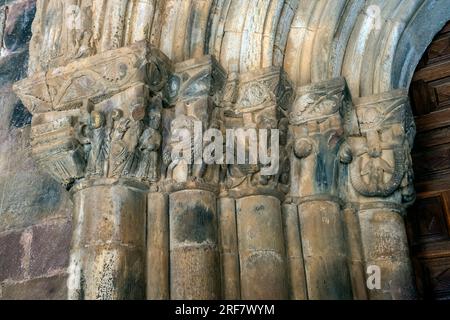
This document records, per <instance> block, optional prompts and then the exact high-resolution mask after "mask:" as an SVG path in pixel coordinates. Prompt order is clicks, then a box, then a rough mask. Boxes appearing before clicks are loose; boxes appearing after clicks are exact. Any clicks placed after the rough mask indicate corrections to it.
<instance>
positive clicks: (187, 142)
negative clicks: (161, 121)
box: [164, 102, 196, 180]
mask: <svg viewBox="0 0 450 320" xmlns="http://www.w3.org/2000/svg"><path fill="white" fill-rule="evenodd" d="M195 121H196V119H195V118H194V117H192V116H188V115H187V114H186V105H185V103H184V102H179V103H177V105H176V106H175V118H174V119H173V121H172V123H171V129H170V130H171V132H170V136H169V143H168V145H167V147H166V149H165V151H164V161H165V164H166V166H167V173H166V176H167V178H169V179H172V178H174V171H177V172H176V176H177V177H179V178H180V179H181V180H186V179H187V178H188V177H190V176H192V174H193V170H192V165H191V163H192V162H193V160H194V159H193V154H194V152H193V151H194V150H193V148H194V147H195V143H194V136H195V135H194V125H195Z"/></svg>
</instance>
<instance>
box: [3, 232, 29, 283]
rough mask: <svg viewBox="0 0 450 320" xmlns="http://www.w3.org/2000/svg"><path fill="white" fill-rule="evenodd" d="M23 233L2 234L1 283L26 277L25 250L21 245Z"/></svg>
mask: <svg viewBox="0 0 450 320" xmlns="http://www.w3.org/2000/svg"><path fill="white" fill-rule="evenodd" d="M21 239H22V232H19V231H15V232H7V233H0V257H1V259H0V282H2V281H4V280H6V279H11V280H19V279H22V278H23V277H24V267H25V266H24V265H22V259H23V257H24V254H25V252H24V248H23V246H22V243H21Z"/></svg>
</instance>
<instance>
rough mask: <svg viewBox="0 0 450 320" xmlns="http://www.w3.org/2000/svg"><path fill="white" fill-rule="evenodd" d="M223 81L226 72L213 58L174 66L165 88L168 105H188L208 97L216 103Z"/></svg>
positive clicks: (206, 57)
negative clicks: (212, 98)
mask: <svg viewBox="0 0 450 320" xmlns="http://www.w3.org/2000/svg"><path fill="white" fill-rule="evenodd" d="M225 80H226V72H225V70H224V69H223V68H222V66H221V65H220V64H219V62H217V60H216V59H215V58H214V56H211V55H206V56H203V57H201V58H196V59H191V60H187V61H183V62H180V63H178V64H176V65H175V72H174V74H173V75H172V77H171V78H170V80H169V83H168V86H167V96H168V99H169V103H170V104H175V103H177V102H179V101H183V102H186V103H189V102H192V101H195V100H197V99H199V98H201V97H208V96H209V97H214V100H215V101H218V100H220V95H221V93H222V92H223V87H224V84H225Z"/></svg>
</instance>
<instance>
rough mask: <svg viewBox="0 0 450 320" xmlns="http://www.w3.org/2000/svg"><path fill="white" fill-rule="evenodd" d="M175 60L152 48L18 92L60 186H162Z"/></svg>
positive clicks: (43, 78)
mask: <svg viewBox="0 0 450 320" xmlns="http://www.w3.org/2000/svg"><path fill="white" fill-rule="evenodd" d="M171 69H172V67H171V64H170V62H169V60H168V59H167V58H166V57H165V56H164V55H163V54H162V53H161V52H159V51H158V50H157V49H155V48H153V47H152V46H149V45H148V44H147V43H146V42H138V43H136V44H134V45H132V46H130V47H124V48H120V49H117V50H112V51H108V52H105V53H102V54H99V55H96V56H92V57H89V58H85V59H81V60H78V61H76V62H72V63H70V64H69V65H67V66H65V67H60V68H56V69H52V70H49V71H48V72H46V73H38V74H35V75H34V76H32V77H30V78H27V79H25V80H22V81H20V82H18V83H17V84H16V85H15V86H14V90H15V91H16V93H17V94H18V95H19V97H20V98H21V99H22V101H23V102H24V104H25V105H26V107H27V108H28V109H29V110H30V112H32V114H33V116H34V117H33V122H32V131H31V139H32V147H33V150H32V153H33V155H34V157H35V159H36V160H37V162H38V163H39V164H40V165H41V166H42V167H43V168H44V169H45V170H46V171H48V172H49V173H50V174H51V175H52V176H53V177H55V179H57V180H58V181H60V182H61V183H62V184H64V185H66V186H71V185H72V184H73V183H75V182H77V181H79V180H80V179H90V178H117V179H119V178H132V179H138V180H144V181H150V182H156V181H157V180H158V179H159V169H158V162H159V154H158V151H159V148H160V145H161V143H162V136H161V133H160V124H161V110H162V99H161V95H159V92H160V91H161V90H162V89H163V88H164V87H165V84H166V83H167V80H168V77H169V75H170V73H171Z"/></svg>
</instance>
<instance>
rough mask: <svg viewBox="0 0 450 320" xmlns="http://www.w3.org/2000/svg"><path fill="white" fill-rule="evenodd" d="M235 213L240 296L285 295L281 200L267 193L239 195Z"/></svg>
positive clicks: (281, 297) (263, 298) (273, 296)
mask: <svg viewBox="0 0 450 320" xmlns="http://www.w3.org/2000/svg"><path fill="white" fill-rule="evenodd" d="M236 215H237V225H238V238H239V258H240V266H241V296H242V299H244V300H249V299H254V300H270V299H275V300H277V299H279V300H283V299H287V298H288V283H287V282H288V277H287V273H286V271H287V270H286V251H285V244H284V238H283V223H282V218H281V207H280V201H279V200H278V199H277V198H274V197H268V196H251V197H245V198H242V199H238V200H237V202H236ZM261 279H264V281H261Z"/></svg>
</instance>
